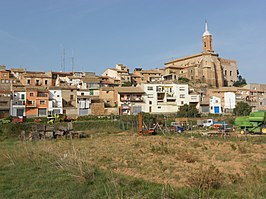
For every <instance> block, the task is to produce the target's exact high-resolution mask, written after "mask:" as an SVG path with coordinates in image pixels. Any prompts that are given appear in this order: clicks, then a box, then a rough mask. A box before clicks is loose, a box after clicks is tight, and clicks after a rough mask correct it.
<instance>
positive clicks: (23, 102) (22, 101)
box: [12, 100, 26, 106]
mask: <svg viewBox="0 0 266 199" xmlns="http://www.w3.org/2000/svg"><path fill="white" fill-rule="evenodd" d="M12 105H18V106H25V105H26V102H25V100H16V101H13V103H12Z"/></svg>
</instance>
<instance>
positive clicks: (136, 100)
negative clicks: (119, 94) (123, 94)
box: [130, 96, 143, 102]
mask: <svg viewBox="0 0 266 199" xmlns="http://www.w3.org/2000/svg"><path fill="white" fill-rule="evenodd" d="M130 101H132V102H143V98H142V97H136V96H133V97H131V99H130Z"/></svg>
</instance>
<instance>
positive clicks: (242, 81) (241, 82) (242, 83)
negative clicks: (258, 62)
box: [233, 75, 247, 87]
mask: <svg viewBox="0 0 266 199" xmlns="http://www.w3.org/2000/svg"><path fill="white" fill-rule="evenodd" d="M245 85H247V82H246V79H245V78H243V77H242V76H241V75H239V76H238V80H237V81H236V82H235V83H234V84H233V86H236V87H241V86H245Z"/></svg>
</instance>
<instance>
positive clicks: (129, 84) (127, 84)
mask: <svg viewBox="0 0 266 199" xmlns="http://www.w3.org/2000/svg"><path fill="white" fill-rule="evenodd" d="M122 86H132V82H130V81H128V82H124V83H123V84H122Z"/></svg>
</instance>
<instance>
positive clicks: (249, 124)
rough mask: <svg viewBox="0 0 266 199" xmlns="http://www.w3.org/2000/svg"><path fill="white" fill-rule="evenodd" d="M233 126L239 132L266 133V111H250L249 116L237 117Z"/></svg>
mask: <svg viewBox="0 0 266 199" xmlns="http://www.w3.org/2000/svg"><path fill="white" fill-rule="evenodd" d="M234 124H235V126H236V127H237V129H238V130H240V132H241V133H256V134H257V133H259V134H266V112H265V111H256V112H251V113H250V114H249V116H244V117H237V118H236V119H235V123H234Z"/></svg>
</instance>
